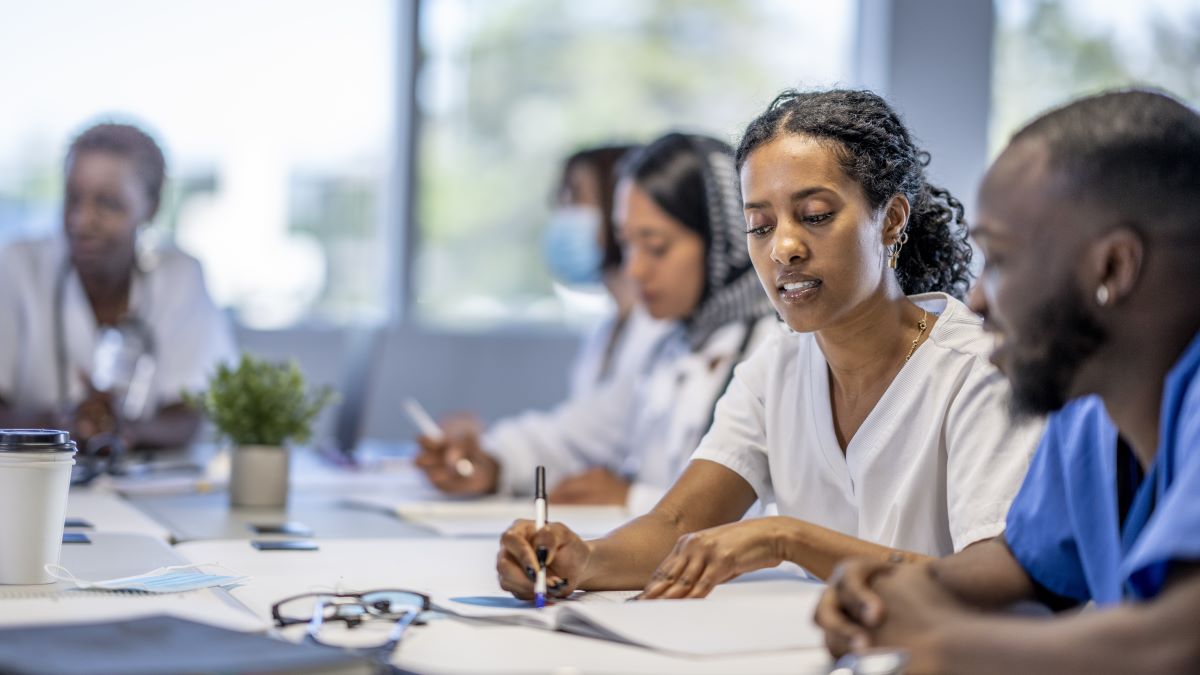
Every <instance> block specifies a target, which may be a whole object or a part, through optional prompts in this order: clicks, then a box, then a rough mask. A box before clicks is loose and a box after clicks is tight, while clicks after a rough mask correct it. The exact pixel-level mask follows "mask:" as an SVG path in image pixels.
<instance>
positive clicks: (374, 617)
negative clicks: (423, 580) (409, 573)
mask: <svg viewBox="0 0 1200 675" xmlns="http://www.w3.org/2000/svg"><path fill="white" fill-rule="evenodd" d="M431 606H432V602H431V600H430V599H429V596H428V595H425V594H424V593H418V592H417V591H409V590H404V589H379V590H373V591H365V592H362V593H304V594H302V595H296V596H292V597H290V598H285V599H283V600H280V601H279V602H277V603H275V604H274V605H271V617H272V618H273V619H274V620H275V625H276V626H277V627H279V628H284V627H286V626H294V625H299V624H306V625H307V628H306V629H305V636H304V639H305V641H307V642H311V643H313V644H318V645H322V646H325V647H335V648H338V649H344V650H347V651H350V652H353V653H357V654H361V655H364V656H371V657H374V658H375V659H376V660H378V661H380V662H382V663H386V662H387V660H388V659H389V657H390V656H391V654H392V652H393V651H395V649H396V647H397V645H399V644H400V640H401V638H403V637H404V632H405V631H406V630H408V627H409V626H411V625H413V624H414V623H416V622H417V621H418V619H419V618H420V616H421V614H422V613H423V612H426V611H429V609H430V608H431ZM375 621H390V622H392V628H391V630H390V631H389V632H388V634H387V637H386V638H384V639H383V640H382V641H381V642H380V643H378V644H368V645H362V644H346V642H345V641H343V640H339V639H337V637H338V636H337V633H336V631H331V630H329V629H328V626H329V625H330V624H342V625H343V626H344V627H345V628H346V629H347V630H350V631H353V630H354V629H356V628H358V627H359V626H362V625H363V624H365V623H368V622H375Z"/></svg>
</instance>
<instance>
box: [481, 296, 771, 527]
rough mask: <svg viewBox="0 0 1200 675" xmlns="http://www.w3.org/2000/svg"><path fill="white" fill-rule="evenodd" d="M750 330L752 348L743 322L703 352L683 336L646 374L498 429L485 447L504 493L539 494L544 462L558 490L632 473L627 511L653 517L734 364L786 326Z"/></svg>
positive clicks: (676, 336)
mask: <svg viewBox="0 0 1200 675" xmlns="http://www.w3.org/2000/svg"><path fill="white" fill-rule="evenodd" d="M751 330H752V333H751V337H750V340H749V342H748V343H747V344H746V348H745V350H740V348H741V347H742V344H743V342H744V341H745V336H746V326H745V325H744V324H741V323H734V324H728V325H726V326H722V327H721V328H719V329H718V330H717V331H715V332H714V333H713V334H712V336H711V337H709V339H708V340H707V341H706V342H705V344H704V346H703V347H701V348H700V349H699V350H697V351H692V350H691V349H690V348H689V346H688V344H687V341H686V337H685V336H684V333H683V331H682V330H676V331H674V332H672V333H671V334H669V335H668V336H666V337H665V338H664V341H663V342H662V344H661V346H660V347H659V348H658V349H657V350H656V351H655V354H654V355H653V358H652V359H651V360H650V362H649V363H648V364H647V365H646V366H644V367H643V368H641V369H637V370H634V371H633V372H628V373H624V374H622V375H621V376H620V377H617V378H615V379H612V380H610V381H609V382H607V383H605V384H604V385H602V386H601V387H600V388H599V389H596V390H595V391H593V392H591V393H590V394H587V395H585V396H582V397H578V398H573V399H570V400H568V401H566V402H565V403H563V404H562V405H560V406H559V407H557V408H555V409H554V410H553V411H551V412H548V413H525V414H524V415H521V416H519V417H516V418H513V419H509V420H504V421H502V422H500V423H498V424H497V425H496V426H495V427H494V428H492V429H491V430H490V431H489V432H488V434H487V435H486V436H485V438H484V445H483V447H484V448H485V449H487V451H488V452H489V453H491V454H492V455H493V456H495V457H496V458H497V459H498V460H499V462H500V478H499V490H500V492H502V493H505V494H527V493H529V492H531V490H532V488H533V474H534V469H535V468H536V467H537V466H538V465H539V464H541V465H544V466H545V467H546V472H547V477H546V480H547V483H548V484H549V485H554V484H555V483H557V482H559V481H561V480H563V479H564V478H567V477H569V476H573V475H575V474H577V473H580V472H581V471H583V470H585V469H588V468H591V467H596V466H600V467H605V468H607V469H609V470H611V471H613V472H614V473H618V474H622V475H627V476H632V477H633V485H632V487H631V489H630V492H629V500H628V502H627V506H628V507H629V509H630V511H631V512H632V513H634V514H641V513H645V512H647V511H649V510H650V509H651V508H652V507H653V506H654V505H655V504H656V503H658V500H659V498H661V497H662V495H663V494H664V493H665V492H666V490H667V488H669V487H670V486H671V484H672V483H674V482H675V479H676V478H677V477H678V476H679V474H680V473H682V471H683V468H684V466H685V465H686V464H687V461H688V457H689V456H690V455H691V453H692V451H693V450H695V448H696V444H697V443H698V442H699V440H700V437H701V436H702V435H703V434H704V431H705V429H706V428H707V425H708V423H709V420H710V418H711V416H712V412H713V402H714V401H715V400H717V397H719V396H720V395H721V391H722V390H723V388H724V386H725V384H726V383H727V382H728V380H729V372H730V369H731V368H732V367H733V366H734V365H735V360H741V359H744V358H745V357H746V356H747V355H749V354H750V353H752V352H753V351H754V349H755V348H756V347H757V346H758V345H759V344H760V343H763V342H765V341H767V340H768V339H769V338H770V337H771V336H772V335H774V334H777V333H779V332H780V331H781V330H782V328H781V324H780V323H779V321H778V319H777V318H776V317H775V316H773V315H772V316H767V317H763V318H761V319H759V320H758V321H757V322H756V323H755V324H754V325H753V327H752V329H751Z"/></svg>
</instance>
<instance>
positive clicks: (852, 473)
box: [692, 293, 1042, 556]
mask: <svg viewBox="0 0 1200 675" xmlns="http://www.w3.org/2000/svg"><path fill="white" fill-rule="evenodd" d="M911 300H912V301H913V302H915V303H916V304H918V305H919V306H921V307H922V308H924V309H926V310H927V311H929V312H930V313H934V314H939V315H940V316H939V318H938V320H937V322H936V323H934V324H933V326H932V327H931V328H930V329H929V337H928V339H927V340H926V341H925V342H924V343H923V344H922V345H921V346H920V347H919V348H918V349H917V351H916V352H915V353H914V354H913V356H912V359H911V360H910V361H909V362H908V363H906V364H905V365H904V367H903V368H902V369H901V370H900V372H899V374H897V375H896V378H895V379H894V380H893V381H892V383H891V385H890V386H889V387H888V388H887V390H886V391H885V392H884V394H883V396H882V398H880V400H879V402H878V403H877V404H876V405H875V408H874V409H873V410H872V411H871V413H870V414H869V415H868V416H867V418H866V420H864V421H863V423H862V426H860V427H859V429H858V431H857V432H856V433H855V434H854V436H853V438H852V439H851V440H850V443H849V445H848V447H847V448H846V451H845V453H843V452H842V449H841V446H840V444H839V443H838V440H837V436H836V434H835V432H834V426H833V414H832V411H831V408H830V392H829V375H828V372H829V371H828V364H827V363H826V361H825V357H824V355H823V354H822V352H821V350H820V348H819V347H818V345H817V342H816V338H815V336H813V335H812V334H811V333H808V334H800V333H789V334H784V335H781V336H779V337H777V338H775V339H773V340H772V341H771V342H769V343H767V344H764V345H763V346H762V347H761V348H760V349H759V350H758V351H757V352H756V353H755V354H754V355H753V357H751V358H750V359H749V360H747V361H746V362H745V363H743V364H742V365H741V366H740V367H738V369H737V371H736V374H735V376H734V379H733V382H732V383H731V384H730V387H729V390H728V391H727V392H726V394H725V395H724V396H723V397H722V398H721V401H720V402H719V403H718V405H717V413H716V419H715V421H714V423H713V427H712V429H711V430H710V431H709V433H708V434H707V435H706V436H705V437H704V440H703V441H702V442H701V443H700V447H699V449H697V450H696V453H695V454H694V455H693V456H692V459H705V460H710V461H713V462H717V463H719V464H722V465H724V466H726V467H728V468H729V469H731V470H733V471H735V472H737V473H738V474H739V475H740V476H741V477H742V478H744V479H745V480H746V482H748V483H749V484H750V485H751V486H752V487H753V488H754V490H755V492H756V493H757V494H758V497H759V499H760V500H762V501H763V502H766V503H770V502H774V503H775V504H776V506H777V507H778V509H779V513H780V514H782V515H785V516H792V517H795V518H799V519H801V520H806V521H809V522H812V523H814V524H816V525H820V526H823V527H827V528H829V529H832V530H836V531H838V532H842V533H844V534H848V535H850V536H853V537H857V538H859V539H864V540H867V541H871V542H875V543H877V544H882V545H884V546H889V547H893V548H899V549H903V550H908V551H915V552H917V553H923V554H926V555H932V556H942V555H948V554H950V553H953V552H955V551H960V550H962V549H963V548H964V547H966V546H967V545H969V544H971V543H973V542H976V541H979V540H981V539H986V538H989V537H993V536H996V535H998V534H1000V533H1001V532H1002V531H1003V530H1004V519H1005V514H1006V513H1007V512H1008V506H1009V504H1010V502H1011V501H1012V499H1013V497H1014V495H1015V494H1016V492H1017V489H1018V488H1019V487H1020V485H1021V481H1022V480H1023V478H1024V476H1025V472H1026V470H1027V468H1028V466H1029V461H1030V457H1031V456H1032V454H1033V451H1034V449H1035V447H1036V446H1037V443H1038V440H1039V439H1040V437H1041V431H1042V424H1041V423H1040V422H1038V423H1032V424H1027V425H1024V426H1020V427H1014V426H1012V425H1011V423H1010V422H1009V419H1008V413H1007V401H1008V384H1007V381H1006V380H1005V379H1004V378H1003V376H1002V375H1001V374H1000V373H999V371H997V370H996V369H995V368H994V367H993V366H992V365H991V364H990V363H988V361H987V356H988V354H989V352H990V351H991V348H992V343H993V341H992V338H991V337H989V336H988V335H987V334H986V333H985V332H984V331H983V327H982V320H981V319H980V318H979V317H977V316H976V315H975V314H973V313H972V312H971V311H970V310H969V309H967V307H966V306H965V305H963V304H962V303H961V302H959V301H957V300H955V299H954V298H952V297H950V296H948V295H944V294H941V293H930V294H926V295H919V296H913V297H912V298H911ZM914 333H915V327H914Z"/></svg>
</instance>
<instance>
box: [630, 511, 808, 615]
mask: <svg viewBox="0 0 1200 675" xmlns="http://www.w3.org/2000/svg"><path fill="white" fill-rule="evenodd" d="M781 534H782V533H781V527H780V523H779V522H778V519H777V518H755V519H753V520H744V521H740V522H736V523H730V524H728V525H721V526H719V527H713V528H710V529H707V530H700V531H699V532H693V533H691V534H685V535H683V536H682V537H680V538H679V541H678V542H676V544H675V548H674V549H673V550H672V551H671V553H670V555H668V556H667V557H666V558H665V559H664V560H663V561H662V563H661V564H660V565H659V566H658V569H656V570H655V571H654V574H653V575H651V577H650V582H649V583H648V584H646V590H644V591H642V594H641V595H640V596H638V598H639V599H646V600H649V599H652V598H703V597H705V596H706V595H708V594H709V593H710V592H712V589H713V587H714V586H716V585H717V584H720V583H724V582H726V581H729V580H730V579H732V578H734V577H736V576H738V575H739V574H745V573H746V572H751V571H754V570H757V569H763V568H765V567H774V566H776V565H778V564H779V563H781V562H783V560H784V554H783V548H784V547H783V544H782V542H783V537H782V536H781Z"/></svg>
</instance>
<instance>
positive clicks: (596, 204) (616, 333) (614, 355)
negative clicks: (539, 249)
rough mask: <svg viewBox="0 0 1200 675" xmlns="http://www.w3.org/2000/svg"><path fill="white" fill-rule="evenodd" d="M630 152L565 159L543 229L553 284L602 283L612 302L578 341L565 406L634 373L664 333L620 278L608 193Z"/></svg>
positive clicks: (591, 151) (617, 149) (609, 149)
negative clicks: (603, 316)
mask: <svg viewBox="0 0 1200 675" xmlns="http://www.w3.org/2000/svg"><path fill="white" fill-rule="evenodd" d="M632 150H634V146H630V145H612V146H601V147H595V148H588V149H584V150H580V151H578V152H576V153H574V154H573V155H571V156H570V157H568V158H567V160H566V162H564V164H563V172H562V178H561V180H560V182H559V186H558V191H557V194H556V195H555V202H556V204H555V208H554V211H553V212H552V213H551V215H550V223H549V225H548V226H547V228H546V233H545V240H544V247H543V248H544V251H545V259H546V263H547V265H548V266H549V267H550V272H551V274H552V275H553V276H554V278H555V279H556V280H557V281H558V282H560V283H562V284H564V285H566V286H575V287H580V286H594V285H595V284H598V283H602V284H604V288H605V290H607V291H608V294H609V297H610V298H612V301H613V313H612V315H611V316H609V317H608V318H606V319H605V320H604V321H602V322H601V323H600V324H599V325H598V326H596V328H595V329H594V330H592V331H590V332H589V333H588V334H587V335H586V336H585V337H584V340H583V343H582V345H581V347H580V350H579V354H578V355H577V356H576V357H575V362H574V364H573V365H572V367H571V374H570V398H577V397H580V396H584V395H586V394H588V393H589V392H591V391H593V390H595V389H596V388H597V387H599V386H601V385H603V384H604V383H605V382H608V381H609V380H610V379H614V378H616V377H619V376H620V375H619V373H625V372H627V371H629V370H630V369H637V368H641V367H642V366H643V365H645V360H646V358H647V357H648V356H649V354H650V351H651V349H652V348H653V346H654V345H655V344H657V342H658V340H659V339H660V338H661V337H662V336H663V335H664V334H665V331H666V329H667V328H668V325H667V324H665V323H663V322H659V321H655V320H654V319H652V318H650V316H649V315H648V314H646V312H645V310H644V309H642V308H641V307H640V306H639V303H638V300H637V289H636V288H635V287H634V286H633V284H632V283H631V282H630V280H629V279H628V278H627V277H626V276H625V275H624V273H622V271H621V246H620V244H619V243H618V242H617V235H616V230H615V225H614V223H613V219H612V210H613V193H614V191H615V190H616V181H617V176H616V167H617V163H618V162H619V161H620V159H621V158H622V157H623V156H625V155H627V154H628V153H629V152H631V151H632Z"/></svg>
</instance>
